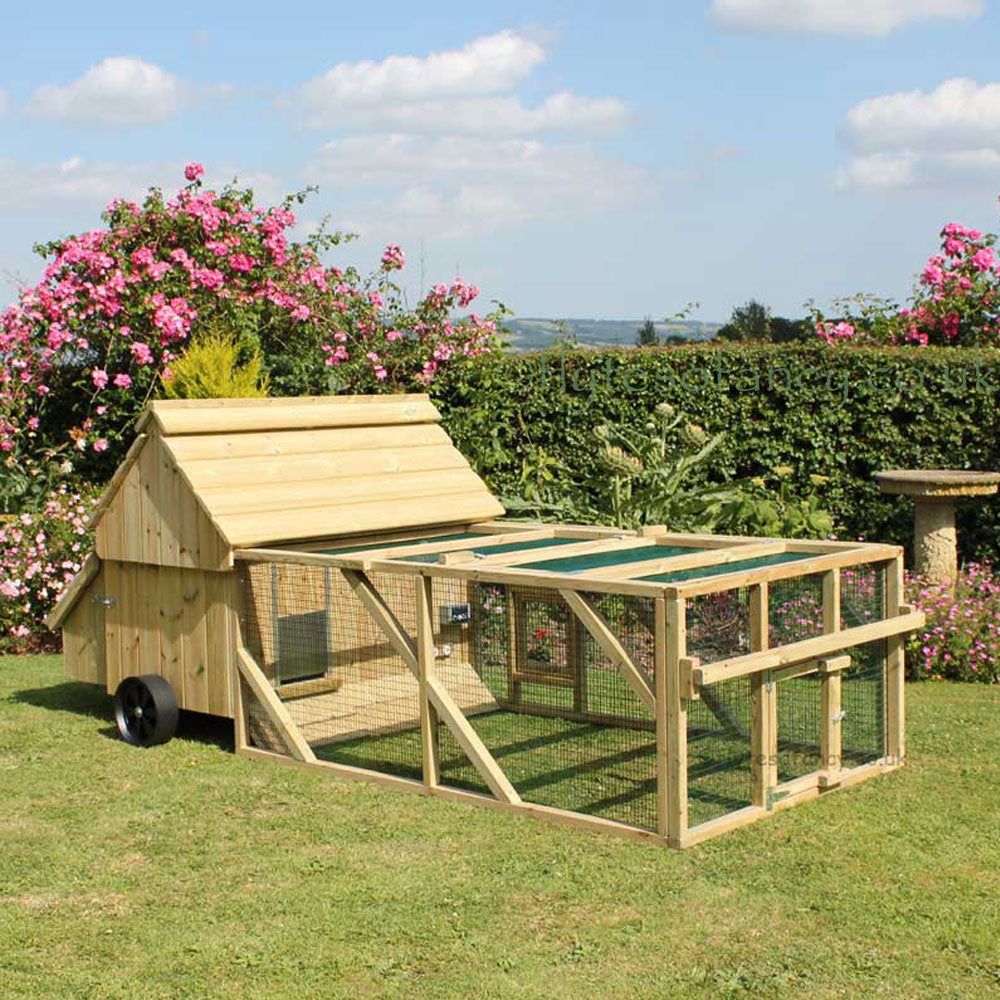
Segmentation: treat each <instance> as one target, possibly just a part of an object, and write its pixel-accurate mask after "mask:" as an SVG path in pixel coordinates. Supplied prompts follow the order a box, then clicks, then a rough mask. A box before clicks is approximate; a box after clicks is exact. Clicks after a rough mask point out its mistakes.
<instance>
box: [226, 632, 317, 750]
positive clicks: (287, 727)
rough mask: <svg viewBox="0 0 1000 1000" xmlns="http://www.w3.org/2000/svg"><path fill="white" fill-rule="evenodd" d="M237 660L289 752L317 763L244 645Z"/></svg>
mask: <svg viewBox="0 0 1000 1000" xmlns="http://www.w3.org/2000/svg"><path fill="white" fill-rule="evenodd" d="M236 662H237V664H238V666H239V670H240V674H241V675H242V676H243V679H244V680H245V681H246V682H247V684H248V685H249V687H250V689H251V690H252V691H253V693H254V694H255V695H256V696H257V701H259V702H260V705H261V708H263V709H264V711H265V712H267V714H268V717H269V718H270V720H271V722H272V723H273V724H274V726H275V728H276V729H277V730H278V732H279V733H280V734H281V738H282V739H283V740H284V741H285V746H286V747H287V748H288V752H289V753H290V754H291V755H292V756H293V757H294V758H295V759H296V760H301V761H305V762H306V763H310V764H312V763H315V762H316V755H315V754H314V753H313V752H312V747H310V746H309V744H308V743H307V742H306V741H305V739H304V738H303V736H302V734H301V733H300V732H299V730H298V727H297V726H296V725H295V723H294V722H293V721H292V718H291V716H290V715H289V714H288V709H286V708H285V706H284V705H283V704H282V702H281V699H280V698H279V697H278V696H277V694H275V691H274V688H272V687H271V685H270V683H269V682H268V680H267V678H266V677H265V676H264V674H263V672H262V671H261V669H260V667H259V666H257V663H256V661H255V660H254V658H253V657H252V656H251V655H250V654H249V653H248V652H247V651H246V649H245V648H244V647H243V646H240V648H239V649H238V650H237V652H236Z"/></svg>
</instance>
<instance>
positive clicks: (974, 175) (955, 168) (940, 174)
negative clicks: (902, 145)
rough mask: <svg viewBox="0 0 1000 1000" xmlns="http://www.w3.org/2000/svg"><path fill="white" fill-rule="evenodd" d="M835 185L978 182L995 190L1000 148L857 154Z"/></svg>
mask: <svg viewBox="0 0 1000 1000" xmlns="http://www.w3.org/2000/svg"><path fill="white" fill-rule="evenodd" d="M835 186H836V187H837V189H838V190H840V191H850V190H863V191H893V190H895V191H901V190H907V189H914V188H947V187H956V186H960V187H963V188H967V187H971V186H975V187H976V188H977V189H978V188H985V189H988V190H989V191H990V192H991V193H992V192H995V191H996V190H997V189H998V188H1000V151H998V150H996V149H963V150H957V151H954V152H947V153H905V152H904V153H872V154H871V155H868V156H856V157H853V158H852V159H851V160H849V161H848V162H847V163H846V164H844V165H843V166H841V167H840V168H839V169H838V171H837V174H836V180H835Z"/></svg>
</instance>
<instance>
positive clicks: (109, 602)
mask: <svg viewBox="0 0 1000 1000" xmlns="http://www.w3.org/2000/svg"><path fill="white" fill-rule="evenodd" d="M91 600H92V601H93V602H94V604H103V605H105V607H108V608H110V607H113V606H114V603H115V599H114V598H113V597H96V596H95V597H92V598H91Z"/></svg>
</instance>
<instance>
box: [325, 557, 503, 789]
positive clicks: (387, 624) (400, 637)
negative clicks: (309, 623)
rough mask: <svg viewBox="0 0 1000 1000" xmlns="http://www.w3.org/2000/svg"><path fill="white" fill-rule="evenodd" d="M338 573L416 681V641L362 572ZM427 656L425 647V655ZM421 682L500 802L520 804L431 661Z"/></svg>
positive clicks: (440, 715) (435, 707)
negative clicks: (435, 674)
mask: <svg viewBox="0 0 1000 1000" xmlns="http://www.w3.org/2000/svg"><path fill="white" fill-rule="evenodd" d="M341 572H342V573H343V574H344V579H345V580H347V582H348V584H349V585H350V587H351V589H352V590H353V591H354V593H355V594H357V595H358V597H359V598H360V600H361V603H362V604H364V606H365V607H366V608H367V609H368V613H369V614H370V615H371V616H372V618H373V620H374V621H375V624H376V625H378V626H379V628H380V629H382V631H383V633H384V634H385V637H386V638H387V639H388V640H389V642H390V643H391V644H392V646H393V648H394V649H395V650H396V652H397V653H399V655H400V657H401V658H402V660H403V662H404V663H405V664H406V665H407V667H408V668H409V669H410V670H411V671H412V672H413V675H414V676H415V677H416V678H417V680H418V681H419V680H420V673H421V670H420V659H419V653H418V649H417V644H416V643H415V642H414V641H413V639H412V638H410V636H409V635H408V634H407V632H406V630H405V629H404V628H403V626H402V625H401V624H400V622H399V619H398V618H397V617H396V616H395V614H394V613H393V611H392V608H390V607H389V605H388V604H386V603H385V600H384V599H383V598H382V595H381V594H380V593H379V592H378V590H377V589H376V588H375V586H374V584H373V583H372V582H371V580H369V579H368V577H367V576H365V574H364V573H362V572H360V571H358V570H353V569H343V570H341ZM431 653H433V651H431ZM426 655H427V652H426V648H425V657H426ZM424 684H425V686H426V690H427V697H428V699H429V700H430V702H431V704H432V705H433V706H434V710H435V711H436V712H437V715H438V718H439V719H440V721H442V722H443V723H444V724H445V725H446V726H447V727H448V728H449V729H450V730H451V734H452V735H453V736H454V737H455V739H456V741H457V742H458V745H459V746H460V747H461V748H462V749H463V750H464V751H465V755H466V756H467V757H468V758H469V760H470V761H471V762H472V765H473V766H474V767H475V769H476V770H477V771H478V772H479V774H480V775H481V776H482V779H483V781H485V782H486V784H487V786H488V787H489V789H490V791H491V792H493V794H494V795H495V796H496V797H497V798H498V799H500V800H501V801H502V802H508V803H519V802H520V801H521V796H520V795H518V794H517V791H516V790H515V788H514V786H513V785H512V784H511V783H510V781H509V780H508V779H507V776H506V775H505V774H504V773H503V771H502V770H501V769H500V765H499V764H498V763H497V762H496V760H495V759H494V758H493V755H492V754H491V753H490V752H489V750H487V748H486V745H485V744H484V743H483V741H482V740H481V739H480V738H479V735H478V734H477V733H476V731H475V730H474V729H473V728H472V726H471V725H470V724H469V720H468V719H466V717H465V716H464V715H463V714H462V710H461V709H460V708H459V707H458V705H456V704H455V700H454V699H453V698H452V697H451V695H450V694H449V693H448V691H447V689H446V688H445V687H444V685H443V684H442V683H441V682H440V680H438V678H437V677H435V676H434V674H433V664H427V663H425V664H424Z"/></svg>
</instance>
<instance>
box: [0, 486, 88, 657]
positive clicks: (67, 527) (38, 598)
mask: <svg viewBox="0 0 1000 1000" xmlns="http://www.w3.org/2000/svg"><path fill="white" fill-rule="evenodd" d="M95 499H96V491H94V490H88V491H83V492H80V493H77V492H73V491H72V490H70V489H69V488H68V487H67V486H61V487H60V488H58V489H56V490H53V491H52V492H51V493H50V494H49V495H48V496H47V497H46V498H45V501H44V502H43V503H42V505H41V509H40V510H38V511H37V512H34V513H21V514H11V515H7V516H6V518H5V519H4V520H3V521H0V653H24V652H31V651H34V650H37V649H39V648H44V645H45V639H44V633H43V632H42V631H41V621H42V619H44V617H45V616H46V615H47V614H48V613H49V611H50V610H51V609H52V607H53V605H54V604H55V603H56V601H57V600H58V599H59V596H60V594H62V592H63V590H65V588H66V586H67V584H68V583H69V582H70V581H71V580H72V579H73V577H74V576H75V575H76V573H77V572H78V571H79V569H80V567H81V565H82V564H83V560H84V558H85V557H86V554H87V552H89V551H90V548H91V546H92V539H91V537H90V533H89V528H88V526H87V522H86V517H87V514H88V513H89V511H90V510H91V509H92V508H93V504H94V501H95Z"/></svg>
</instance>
